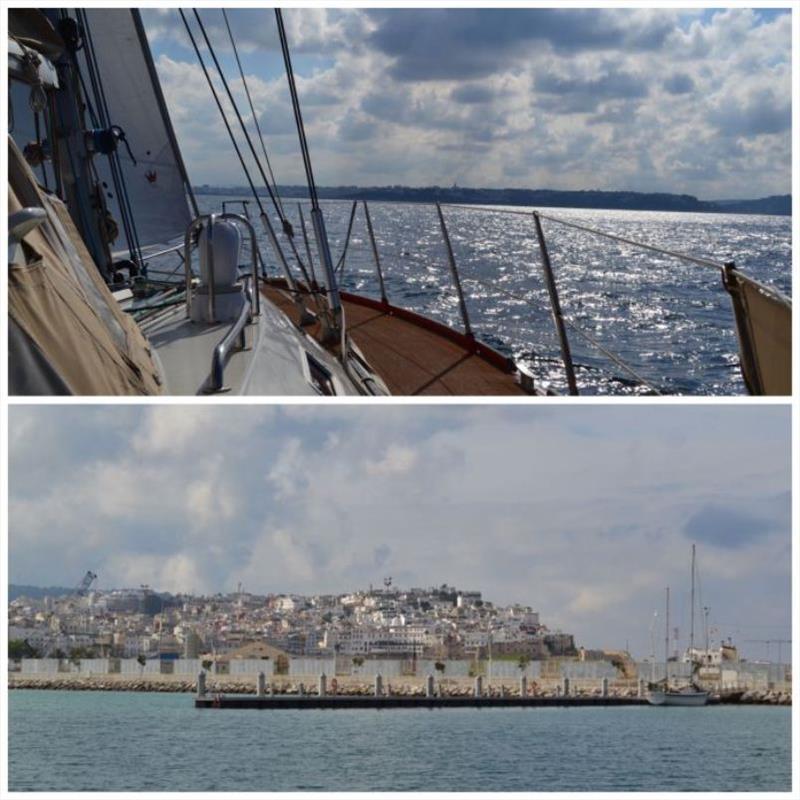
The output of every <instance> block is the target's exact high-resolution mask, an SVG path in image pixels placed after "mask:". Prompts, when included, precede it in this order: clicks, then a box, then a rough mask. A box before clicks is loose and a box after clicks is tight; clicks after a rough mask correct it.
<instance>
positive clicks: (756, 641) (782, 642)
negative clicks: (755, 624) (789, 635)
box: [745, 639, 792, 664]
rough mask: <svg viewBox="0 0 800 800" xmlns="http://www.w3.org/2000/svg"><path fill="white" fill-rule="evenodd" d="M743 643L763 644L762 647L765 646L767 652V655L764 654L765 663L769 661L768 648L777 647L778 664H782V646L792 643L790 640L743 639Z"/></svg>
mask: <svg viewBox="0 0 800 800" xmlns="http://www.w3.org/2000/svg"><path fill="white" fill-rule="evenodd" d="M745 641H746V642H748V643H749V644H763V645H765V646H766V651H767V653H766V655H767V661H769V646H770V645H771V644H776V645H778V663H779V664H782V663H783V659H782V655H783V645H785V644H791V643H792V640H791V639H745Z"/></svg>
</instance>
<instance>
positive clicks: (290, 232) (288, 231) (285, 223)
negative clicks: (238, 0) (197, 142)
mask: <svg viewBox="0 0 800 800" xmlns="http://www.w3.org/2000/svg"><path fill="white" fill-rule="evenodd" d="M192 13H193V14H194V16H195V19H196V20H197V24H198V26H199V28H200V33H202V35H203V39H204V40H205V43H206V47H207V48H208V52H209V54H210V55H211V59H212V60H213V62H214V66H215V67H216V70H217V74H218V75H219V79H220V81H221V82H222V86H223V88H224V89H225V93H226V95H227V96H228V100H229V101H230V104H231V106H232V107H233V112H234V114H235V115H236V118H237V119H238V121H239V127H240V128H241V129H242V133H243V134H244V138H245V141H246V142H247V145H248V147H249V148H250V153H251V154H252V156H253V159H254V161H255V163H256V168H257V169H258V171H259V173H260V174H261V180H262V181H263V182H264V186H265V187H266V189H267V192H268V194H269V196H270V199H271V200H272V204H273V206H274V207H275V211H276V212H277V214H278V218H279V219H280V221H281V226H282V228H283V232H284V234H285V235H286V238H287V239H288V241H289V246H290V247H291V249H292V254H293V255H294V258H295V260H296V261H297V265H298V267H299V268H300V271H301V272H302V273H303V278H304V280H305V282H306V285H307V286H308V287H309V292H310V293H312V294H313V293H314V289H313V286H312V285H311V279H310V278H309V275H308V272H307V271H306V267H305V264H304V263H303V260H302V259H301V258H300V253H299V252H298V251H297V247H296V245H295V242H294V229H293V228H292V224H291V223H290V222H289V220H288V219H287V218H286V216H284V215H283V213H282V208H281V207H280V206H279V204H278V201H277V198H276V197H275V193H274V192H273V190H272V187H271V186H270V183H269V181H268V180H267V176H266V174H265V173H264V168H263V167H262V166H261V160H260V159H259V157H258V153H257V152H256V149H255V147H254V146H253V140H252V139H251V138H250V134H249V132H248V130H247V126H246V125H245V124H244V119H243V118H242V114H241V112H240V111H239V106H238V105H237V104H236V100H235V98H234V96H233V92H232V91H231V88H230V86H229V84H228V80H227V78H226V77H225V73H224V72H223V70H222V66H221V65H220V63H219V59H218V58H217V54H216V51H215V50H214V46H213V45H212V44H211V40H210V39H209V38H208V33H207V32H206V28H205V25H204V24H203V20H202V19H201V18H200V14H199V13H198V11H197V9H192ZM181 16H183V15H181ZM209 80H210V79H209ZM223 113H224V112H223ZM262 143H263V140H262ZM254 191H255V190H254ZM262 213H263V209H262Z"/></svg>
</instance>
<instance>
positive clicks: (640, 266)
mask: <svg viewBox="0 0 800 800" xmlns="http://www.w3.org/2000/svg"><path fill="white" fill-rule="evenodd" d="M231 199H233V198H230V197H222V196H217V195H201V196H200V197H199V198H198V201H199V204H200V207H201V210H202V211H205V212H210V211H219V210H221V204H222V201H223V200H231ZM351 205H352V204H351V203H350V202H347V201H325V202H323V210H324V214H325V219H326V225H327V229H328V234H329V238H330V241H331V251H332V256H333V259H334V261H338V260H339V258H340V255H341V253H342V251H343V248H344V242H345V239H346V231H347V226H348V220H349V217H350V208H351ZM303 207H304V215H305V219H306V224H307V226H308V225H309V217H308V208H309V207H308V203H307V202H306V201H304V202H303ZM249 208H250V210H251V216H252V218H253V220H254V222H255V223H256V230H257V233H258V237H259V242H260V247H261V251H262V254H263V256H264V259H265V261H266V262H267V264H268V266H269V272H270V274H272V275H278V271H277V268H276V267H275V263H274V262H275V259H274V257H273V254H272V251H271V249H270V248H269V246H268V243H267V241H266V237H265V236H264V234H263V231H262V229H261V226H260V224H259V223H258V221H257V215H254V214H253V213H252V211H253V209H254V204H253V202H252V199H251V201H250V203H249ZM285 208H286V214H287V216H288V217H289V219H290V220H291V222H292V223H293V225H294V227H295V230H296V233H297V239H296V241H297V245H298V250H299V251H300V253H301V254H302V258H303V260H304V261H305V260H306V249H305V246H304V243H303V240H302V235H301V226H300V223H299V212H298V206H297V202H296V201H289V200H287V201H285ZM369 208H370V215H371V217H372V222H373V228H374V231H375V238H376V244H377V248H378V251H379V254H380V258H381V262H382V267H383V273H384V277H385V282H386V290H387V294H388V298H389V301H390V302H392V303H394V304H395V305H399V306H403V307H405V308H410V309H411V310H414V311H417V312H420V313H422V314H425V315H427V316H430V317H433V318H434V319H437V320H440V321H443V322H446V323H447V324H449V325H451V326H454V327H456V328H460V327H461V317H460V312H459V305H458V300H457V297H456V293H455V291H454V289H453V282H452V278H451V275H450V271H449V268H448V262H447V254H446V250H445V248H444V245H443V240H442V233H441V229H440V226H439V220H438V217H437V215H436V210H435V207H434V206H433V205H430V204H411V203H379V202H375V203H369ZM228 210H229V211H240V210H241V206H238V207H237V206H228ZM443 210H444V214H445V218H446V221H447V226H448V231H449V235H450V239H451V242H452V246H453V251H454V255H455V259H456V262H457V264H458V269H459V273H460V275H461V279H462V283H463V288H464V293H465V295H466V299H467V307H468V311H469V314H470V318H471V322H472V327H473V329H474V331H475V333H476V335H477V336H479V337H480V338H481V339H483V340H484V341H486V342H487V343H488V344H490V345H492V346H493V347H496V348H497V349H498V350H500V351H501V352H503V353H504V354H506V355H508V356H511V357H513V358H515V359H518V360H521V361H522V362H524V363H526V364H528V366H529V367H531V368H532V369H533V371H534V373H535V374H536V376H537V378H538V380H539V381H540V382H541V384H542V385H547V386H549V387H551V388H553V389H556V390H557V391H564V390H565V388H566V384H565V378H564V370H563V367H562V365H561V362H560V360H559V344H558V340H557V337H556V335H555V333H554V330H553V322H552V318H551V312H550V303H549V296H548V293H547V288H546V286H545V284H544V282H543V280H542V269H541V260H540V255H539V246H538V241H537V238H536V231H535V228H534V224H533V219H532V217H531V216H530V215H523V216H520V215H519V214H518V213H515V214H513V215H508V214H504V213H501V210H500V209H496V210H494V211H490V212H488V213H487V212H483V211H476V210H465V209H461V208H453V207H444V208H443ZM509 210H512V211H514V212H520V211H525V209H521V208H513V209H509ZM527 211H531V209H527ZM542 211H543V213H547V214H551V215H552V216H555V217H559V218H563V219H565V220H568V221H570V222H575V223H578V224H581V225H586V226H590V227H593V228H598V229H601V230H604V231H607V232H609V233H612V234H615V235H618V236H623V237H627V238H630V239H634V240H636V241H641V242H645V243H648V244H651V245H655V246H657V247H660V248H665V249H670V250H674V251H677V252H683V253H688V254H691V255H694V256H701V257H705V258H710V259H713V260H715V261H719V262H726V261H734V262H735V263H736V265H737V266H738V267H739V268H741V269H742V270H743V271H745V272H746V273H747V274H748V275H750V276H751V277H753V278H755V279H757V280H759V281H761V282H763V283H766V284H767V285H770V286H773V287H775V288H777V289H779V290H780V291H782V292H783V293H785V294H787V295H790V294H791V253H792V251H791V218H790V217H777V216H754V215H738V214H697V213H678V212H652V211H619V210H614V211H603V210H594V209H561V208H553V209H542ZM276 227H277V222H276ZM543 227H544V233H545V237H546V240H547V244H548V249H549V252H550V257H551V260H552V265H553V269H554V271H555V275H556V280H557V282H558V287H559V294H560V298H561V304H562V308H563V312H564V314H565V316H566V318H567V320H568V321H569V322H570V323H572V324H573V325H575V326H577V327H578V328H580V329H581V331H582V332H583V334H588V335H589V336H590V337H591V339H592V340H593V341H594V342H595V343H597V344H598V345H600V346H602V347H603V348H604V349H605V350H607V351H609V352H611V353H613V354H615V355H617V356H619V357H620V358H621V359H622V360H623V361H624V362H625V363H626V364H627V365H629V366H630V367H631V368H632V369H633V371H634V373H635V374H636V375H639V376H641V377H643V378H645V379H646V380H647V381H649V382H650V383H651V384H652V385H653V386H654V387H655V388H657V389H658V390H660V391H663V392H667V393H672V394H690V395H696V394H700V395H728V394H742V393H743V392H744V384H743V382H742V379H741V375H740V372H739V368H738V351H737V341H736V332H735V328H734V320H733V314H732V311H731V303H730V298H729V297H728V294H727V292H726V291H725V290H724V288H723V287H722V283H721V279H720V275H719V272H718V271H716V270H714V269H709V268H704V267H700V266H696V265H693V264H686V263H683V262H681V261H677V260H676V259H674V258H670V257H667V256H662V255H659V254H657V253H653V252H648V251H646V250H640V249H637V248H634V247H632V246H630V245H626V244H620V243H617V242H612V241H608V240H606V239H602V238H599V237H597V236H594V235H592V234H589V233H585V232H582V231H578V230H575V229H573V228H568V227H564V226H562V225H558V224H556V223H553V222H551V221H549V220H543ZM309 236H312V234H311V232H310V226H309ZM311 250H312V259H313V262H314V264H315V266H316V269H317V275H318V276H319V259H318V257H317V255H316V250H315V248H314V244H313V241H312V242H311ZM294 268H295V269H296V265H295V267H294ZM296 274H297V273H296ZM341 286H342V288H344V289H345V290H348V291H352V292H356V293H359V294H365V295H367V296H370V297H373V298H379V297H380V288H379V283H378V280H377V277H376V271H375V266H374V260H373V254H372V248H371V246H370V241H369V236H368V232H367V227H366V223H365V219H364V212H363V208H362V207H361V205H360V204H359V208H358V213H357V215H356V218H355V222H354V225H353V230H352V235H351V238H350V241H349V247H348V251H347V259H346V263H345V266H344V269H343V274H342V278H341ZM568 333H569V337H570V344H571V348H572V352H573V358H574V360H575V362H576V366H577V378H578V382H579V386H580V390H581V393H582V394H630V393H634V392H640V391H642V390H641V388H637V387H636V386H635V384H636V380H635V379H634V378H633V376H632V375H631V374H630V373H628V372H626V371H624V370H623V369H621V368H620V366H619V365H618V364H617V363H615V362H613V361H612V360H611V359H609V358H608V357H607V355H605V354H603V353H602V352H601V351H600V350H598V349H597V347H596V346H595V344H590V343H589V341H588V340H587V339H585V338H584V336H583V334H580V333H578V332H576V330H575V329H574V328H570V329H569V331H568ZM645 391H649V390H645Z"/></svg>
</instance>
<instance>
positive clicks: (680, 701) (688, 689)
mask: <svg viewBox="0 0 800 800" xmlns="http://www.w3.org/2000/svg"><path fill="white" fill-rule="evenodd" d="M708 696H709V693H708V692H706V691H704V690H703V689H698V688H697V687H695V686H684V687H683V688H682V689H669V690H665V689H661V690H659V689H652V690H651V691H650V694H649V696H648V698H647V699H648V702H649V703H650V705H651V706H704V705H706V703H708Z"/></svg>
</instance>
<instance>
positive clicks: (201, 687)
mask: <svg viewBox="0 0 800 800" xmlns="http://www.w3.org/2000/svg"><path fill="white" fill-rule="evenodd" d="M197 696H198V697H205V696H206V673H205V672H203V671H201V672H200V673H199V674H198V676H197Z"/></svg>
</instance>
